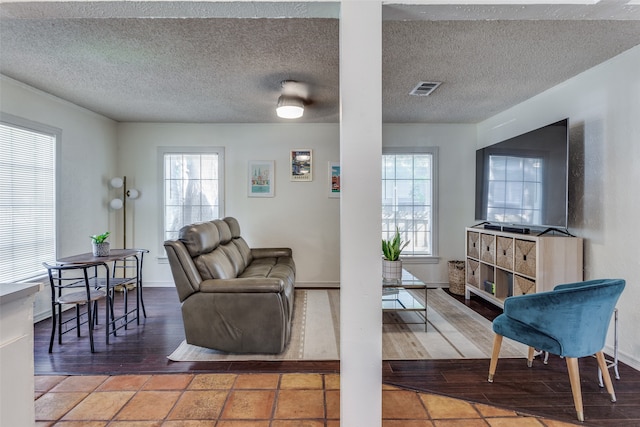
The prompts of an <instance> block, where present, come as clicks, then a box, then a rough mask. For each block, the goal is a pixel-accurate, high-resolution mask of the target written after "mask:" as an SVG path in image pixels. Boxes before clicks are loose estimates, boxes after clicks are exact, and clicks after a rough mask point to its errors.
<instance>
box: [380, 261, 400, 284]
mask: <svg viewBox="0 0 640 427" xmlns="http://www.w3.org/2000/svg"><path fill="white" fill-rule="evenodd" d="M382 278H383V279H385V280H400V279H402V261H400V260H398V261H389V260H387V259H383V260H382Z"/></svg>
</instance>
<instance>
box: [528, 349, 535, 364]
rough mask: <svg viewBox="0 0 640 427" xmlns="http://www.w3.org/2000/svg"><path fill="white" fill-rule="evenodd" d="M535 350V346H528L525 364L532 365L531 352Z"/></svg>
mask: <svg viewBox="0 0 640 427" xmlns="http://www.w3.org/2000/svg"><path fill="white" fill-rule="evenodd" d="M534 352H535V348H533V347H529V352H528V353H527V366H528V367H532V366H533V353H534Z"/></svg>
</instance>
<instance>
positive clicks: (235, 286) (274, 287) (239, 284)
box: [200, 277, 284, 293]
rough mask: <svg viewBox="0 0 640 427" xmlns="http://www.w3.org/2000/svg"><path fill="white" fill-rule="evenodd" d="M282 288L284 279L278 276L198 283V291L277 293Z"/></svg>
mask: <svg viewBox="0 0 640 427" xmlns="http://www.w3.org/2000/svg"><path fill="white" fill-rule="evenodd" d="M283 290H284V281H283V280H282V279H278V278H263V277H247V278H236V279H209V280H205V281H203V282H202V283H200V292H205V293H278V292H282V291H283Z"/></svg>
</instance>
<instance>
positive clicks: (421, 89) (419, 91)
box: [409, 82, 442, 96]
mask: <svg viewBox="0 0 640 427" xmlns="http://www.w3.org/2000/svg"><path fill="white" fill-rule="evenodd" d="M441 84H442V82H420V83H418V85H417V86H416V87H414V88H413V90H412V91H411V92H409V95H413V96H429V95H431V92H433V91H434V90H436V88H437V87H438V86H440V85H441Z"/></svg>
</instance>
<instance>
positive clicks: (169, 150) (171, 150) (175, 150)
mask: <svg viewBox="0 0 640 427" xmlns="http://www.w3.org/2000/svg"><path fill="white" fill-rule="evenodd" d="M165 154H217V155H218V202H219V203H218V206H219V207H218V212H219V217H221V218H222V217H224V212H225V194H224V189H225V185H224V176H225V173H224V163H225V160H224V159H225V153H224V147H206V146H203V147H158V174H159V179H158V182H159V185H158V187H159V191H160V195H159V197H158V200H160V209H159V212H160V221H159V222H160V225H159V228H160V230H159V231H160V243H161V245H162V244H163V243H164V241H165V229H164V227H165V188H164V185H165V176H164V156H165ZM210 219H215V218H210ZM185 225H187V224H185ZM160 253H164V246H162V248H161V252H160Z"/></svg>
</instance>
